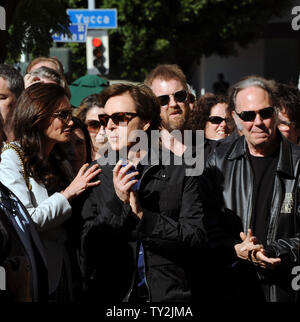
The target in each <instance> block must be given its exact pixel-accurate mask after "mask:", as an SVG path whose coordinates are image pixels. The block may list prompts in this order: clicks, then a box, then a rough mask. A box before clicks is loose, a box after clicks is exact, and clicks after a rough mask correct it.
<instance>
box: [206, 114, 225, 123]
mask: <svg viewBox="0 0 300 322" xmlns="http://www.w3.org/2000/svg"><path fill="white" fill-rule="evenodd" d="M208 120H209V122H210V123H212V124H221V123H222V122H223V121H225V122H226V123H228V122H229V119H226V118H225V119H224V118H223V117H221V116H210V117H209V118H208Z"/></svg>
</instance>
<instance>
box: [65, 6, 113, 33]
mask: <svg viewBox="0 0 300 322" xmlns="http://www.w3.org/2000/svg"><path fill="white" fill-rule="evenodd" d="M67 14H68V15H69V16H70V20H71V23H77V24H86V25H88V29H114V28H117V9H96V10H89V9H68V10H67Z"/></svg>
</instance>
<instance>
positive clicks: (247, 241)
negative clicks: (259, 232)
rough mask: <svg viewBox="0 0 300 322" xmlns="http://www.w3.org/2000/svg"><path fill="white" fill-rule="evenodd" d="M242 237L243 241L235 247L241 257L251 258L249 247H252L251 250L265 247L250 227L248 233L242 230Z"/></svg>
mask: <svg viewBox="0 0 300 322" xmlns="http://www.w3.org/2000/svg"><path fill="white" fill-rule="evenodd" d="M240 237H241V239H242V241H243V242H242V243H239V244H236V245H235V246H234V248H235V252H236V255H237V256H238V257H239V258H241V259H245V260H249V251H250V250H249V247H251V250H260V249H261V248H263V245H260V244H257V240H256V237H255V236H253V234H252V230H251V229H248V234H247V235H246V234H244V233H243V232H241V233H240Z"/></svg>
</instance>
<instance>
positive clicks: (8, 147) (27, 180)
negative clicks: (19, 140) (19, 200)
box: [1, 143, 32, 191]
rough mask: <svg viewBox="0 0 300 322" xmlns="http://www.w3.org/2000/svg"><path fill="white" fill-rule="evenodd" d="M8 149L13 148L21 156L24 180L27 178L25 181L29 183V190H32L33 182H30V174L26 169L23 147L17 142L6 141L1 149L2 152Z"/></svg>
mask: <svg viewBox="0 0 300 322" xmlns="http://www.w3.org/2000/svg"><path fill="white" fill-rule="evenodd" d="M8 149H13V150H14V151H15V152H16V153H17V156H18V158H19V160H20V162H21V165H22V174H23V177H24V180H25V182H26V185H27V188H28V190H29V191H31V188H32V187H31V184H30V182H29V176H28V173H27V171H26V169H25V165H24V161H23V151H22V149H21V148H20V147H19V146H17V145H16V144H13V143H6V144H5V145H4V146H3V148H2V150H1V154H2V153H3V152H4V151H6V150H8Z"/></svg>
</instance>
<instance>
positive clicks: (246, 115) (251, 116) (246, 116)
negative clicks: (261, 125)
mask: <svg viewBox="0 0 300 322" xmlns="http://www.w3.org/2000/svg"><path fill="white" fill-rule="evenodd" d="M235 113H236V114H237V115H238V116H239V118H240V119H242V120H243V121H244V122H253V121H254V120H255V118H256V114H259V116H260V117H261V118H262V119H263V120H266V119H269V118H271V117H272V116H273V114H274V108H273V107H272V106H269V107H265V108H263V109H261V110H259V111H243V112H241V113H238V112H237V111H235Z"/></svg>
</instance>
